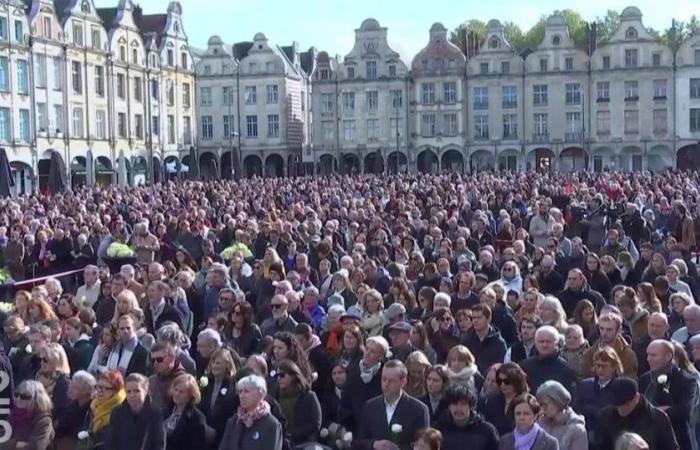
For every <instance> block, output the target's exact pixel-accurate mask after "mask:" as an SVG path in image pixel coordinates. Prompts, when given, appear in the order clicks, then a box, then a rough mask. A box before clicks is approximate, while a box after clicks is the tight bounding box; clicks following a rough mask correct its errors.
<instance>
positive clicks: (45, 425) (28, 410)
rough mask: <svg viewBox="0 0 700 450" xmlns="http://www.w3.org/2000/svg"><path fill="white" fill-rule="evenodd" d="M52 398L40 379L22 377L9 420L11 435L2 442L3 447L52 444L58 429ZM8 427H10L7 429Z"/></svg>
mask: <svg viewBox="0 0 700 450" xmlns="http://www.w3.org/2000/svg"><path fill="white" fill-rule="evenodd" d="M52 406H53V405H52V403H51V398H50V397H49V395H48V394H47V393H46V389H44V386H43V385H42V384H41V383H39V382H38V381H34V380H27V381H23V382H22V383H21V384H20V385H19V386H17V389H16V390H15V394H14V402H13V406H12V408H11V409H10V416H9V417H8V418H7V423H8V424H9V426H10V427H11V428H10V430H11V432H12V434H11V437H10V439H9V440H8V441H5V442H3V443H1V444H0V449H2V450H15V449H32V450H47V449H49V448H52V447H51V446H52V442H53V440H54V435H55V431H54V428H53V423H52V419H51V409H52ZM6 431H8V430H7V429H6Z"/></svg>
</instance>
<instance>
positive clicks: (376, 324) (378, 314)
mask: <svg viewBox="0 0 700 450" xmlns="http://www.w3.org/2000/svg"><path fill="white" fill-rule="evenodd" d="M360 326H361V327H362V329H364V330H365V332H366V333H367V335H368V336H379V335H380V334H381V333H382V328H383V327H384V301H383V300H382V294H380V293H379V291H377V290H376V289H370V290H369V291H367V292H365V295H364V311H363V312H362V320H361V321H360Z"/></svg>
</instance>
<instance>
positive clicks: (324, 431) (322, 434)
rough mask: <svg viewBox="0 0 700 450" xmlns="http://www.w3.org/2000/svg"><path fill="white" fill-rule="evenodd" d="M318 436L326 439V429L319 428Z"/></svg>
mask: <svg viewBox="0 0 700 450" xmlns="http://www.w3.org/2000/svg"><path fill="white" fill-rule="evenodd" d="M318 434H319V436H321V437H322V438H327V437H328V429H327V428H321V431H320V432H319V433H318Z"/></svg>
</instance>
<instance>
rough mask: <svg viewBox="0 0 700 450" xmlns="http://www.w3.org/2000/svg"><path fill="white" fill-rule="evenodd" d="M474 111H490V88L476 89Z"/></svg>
mask: <svg viewBox="0 0 700 450" xmlns="http://www.w3.org/2000/svg"><path fill="white" fill-rule="evenodd" d="M474 109H489V88H487V87H475V88H474Z"/></svg>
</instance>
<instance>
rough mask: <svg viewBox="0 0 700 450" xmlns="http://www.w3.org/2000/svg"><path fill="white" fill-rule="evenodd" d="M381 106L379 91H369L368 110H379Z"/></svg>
mask: <svg viewBox="0 0 700 450" xmlns="http://www.w3.org/2000/svg"><path fill="white" fill-rule="evenodd" d="M378 108H379V91H367V110H368V111H377V109H378Z"/></svg>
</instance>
